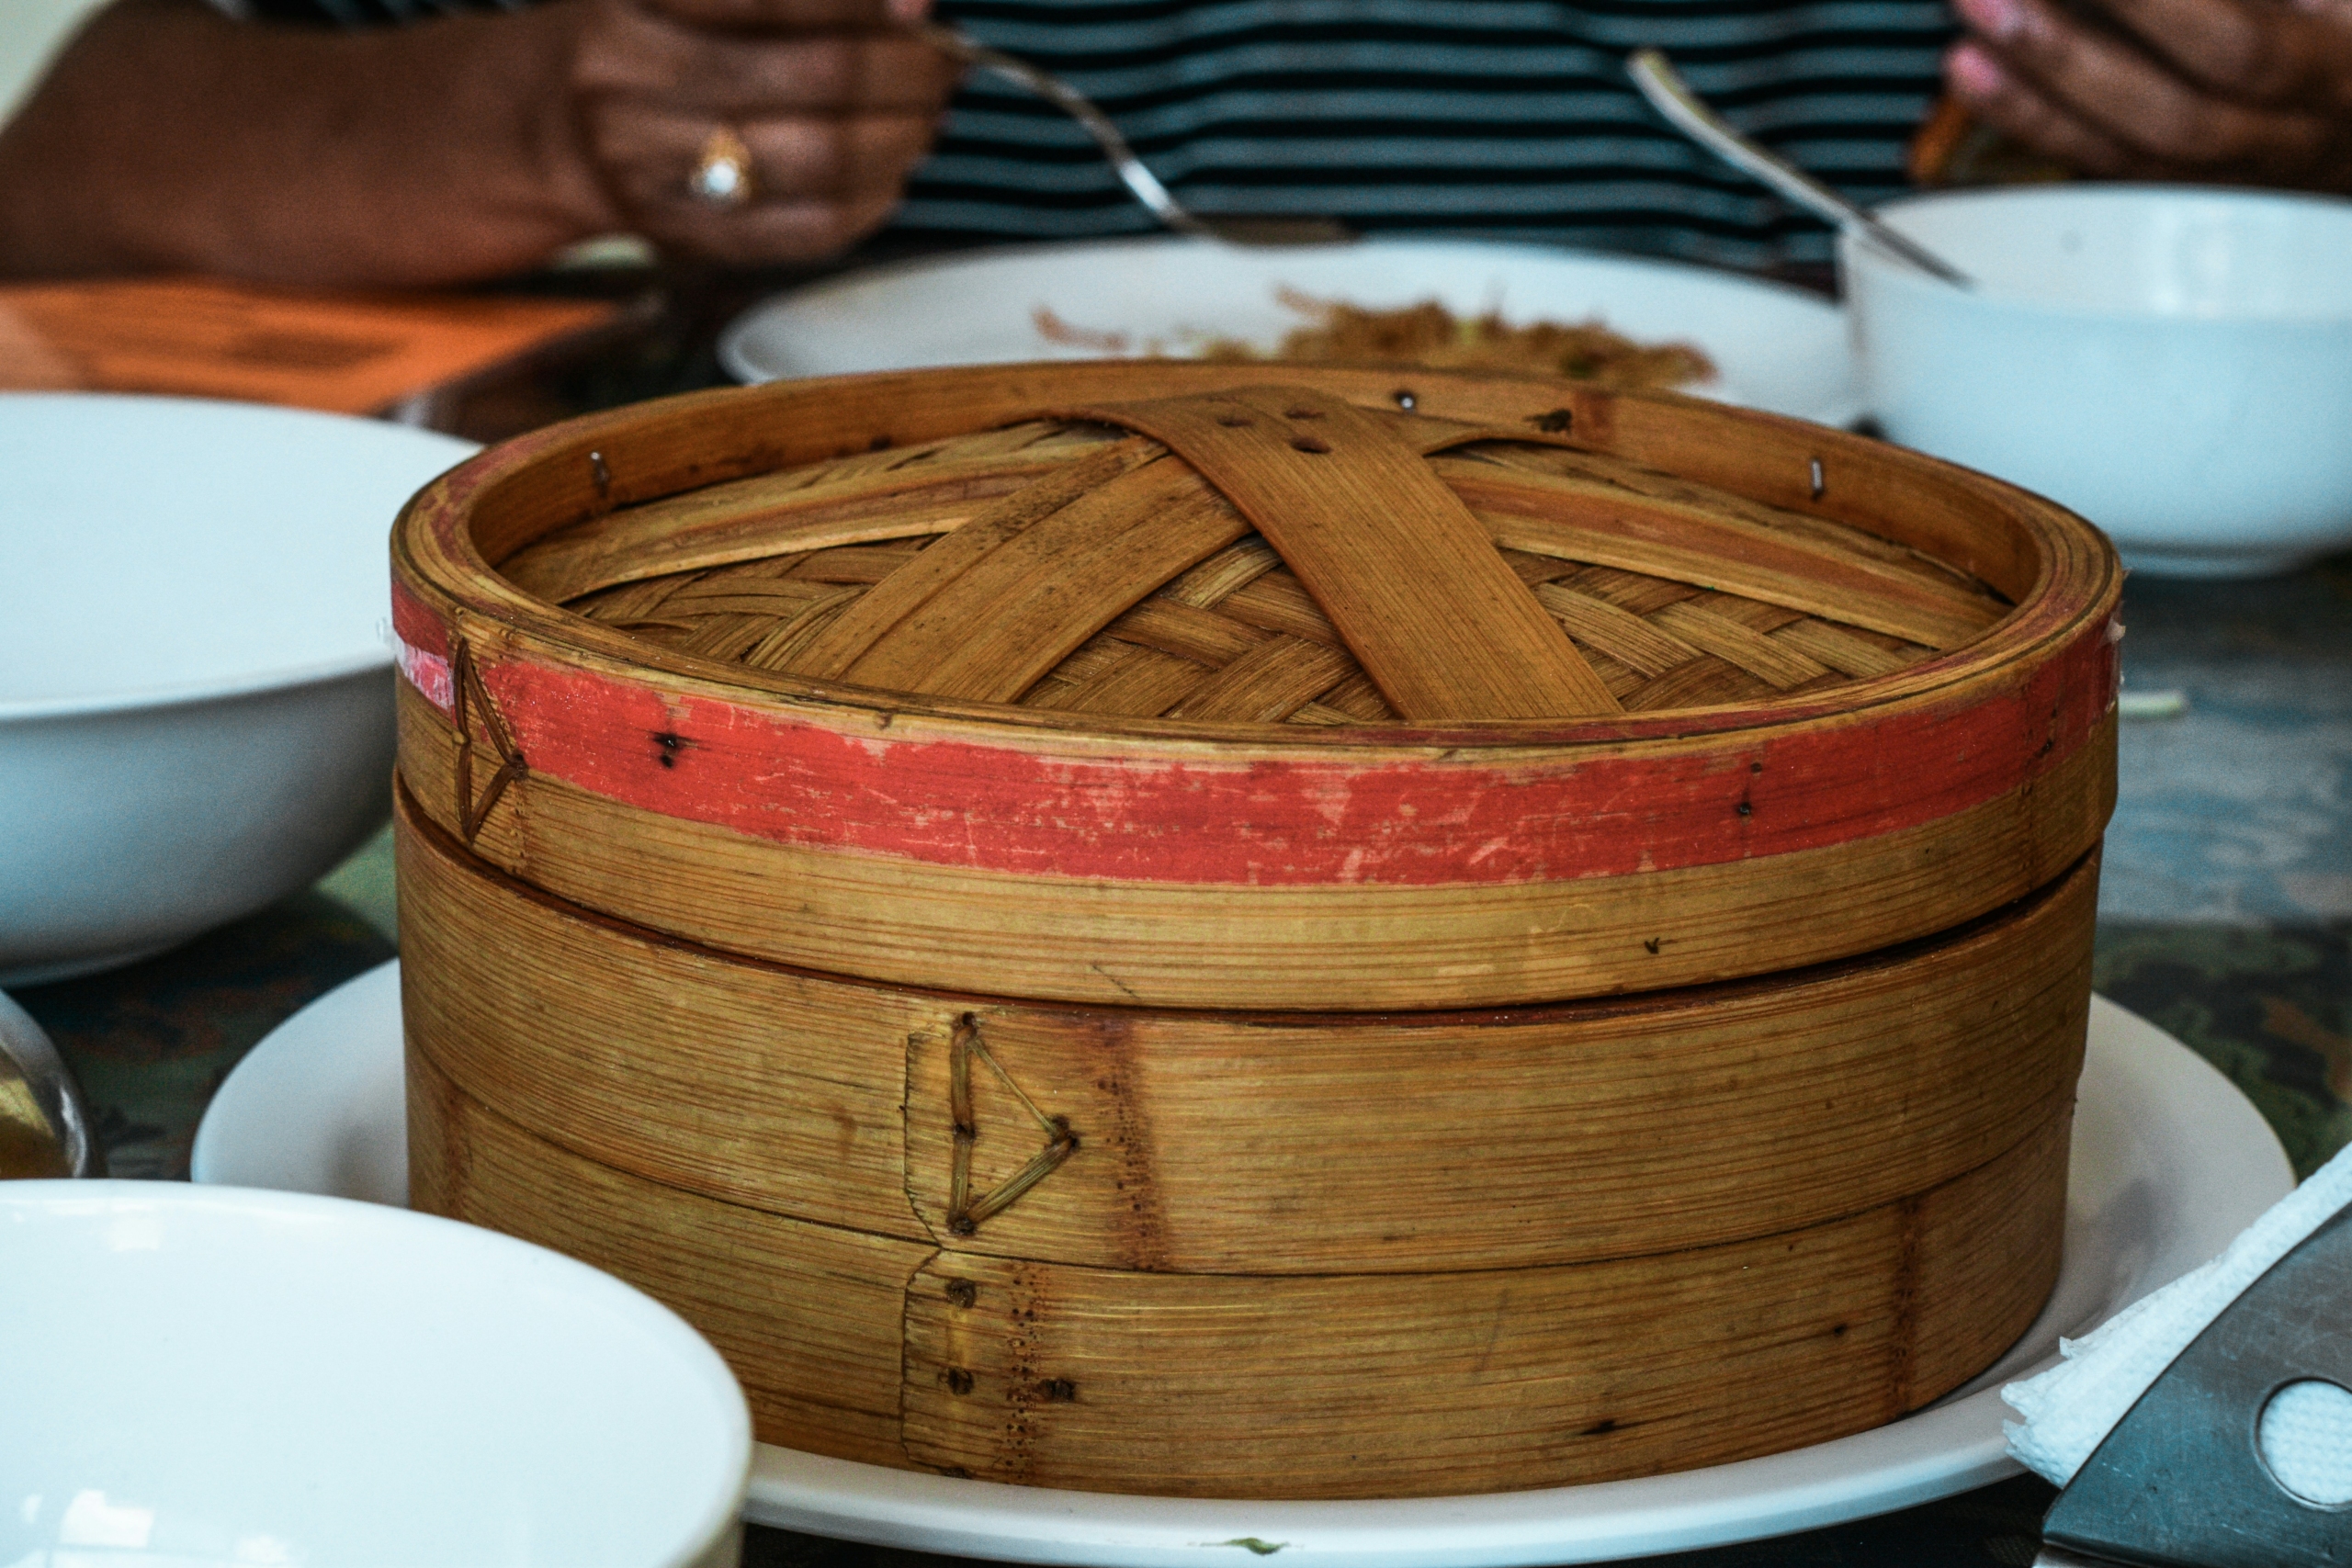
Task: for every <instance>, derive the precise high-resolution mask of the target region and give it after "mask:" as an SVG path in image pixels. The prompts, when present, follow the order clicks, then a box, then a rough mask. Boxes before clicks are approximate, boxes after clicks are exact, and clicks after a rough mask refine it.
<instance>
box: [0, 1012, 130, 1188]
mask: <svg viewBox="0 0 2352 1568" xmlns="http://www.w3.org/2000/svg"><path fill="white" fill-rule="evenodd" d="M105 1174H106V1155H105V1152H104V1151H103V1150H102V1149H101V1148H100V1147H99V1146H98V1141H97V1139H96V1136H95V1135H94V1134H93V1132H92V1129H91V1127H90V1112H89V1110H88V1108H87V1107H86V1106H85V1105H84V1104H83V1102H82V1091H81V1089H79V1088H78V1087H77V1086H76V1085H75V1084H74V1075H73V1074H72V1073H71V1072H69V1071H68V1070H67V1069H66V1066H65V1062H64V1059H63V1058H62V1057H61V1056H59V1055H58V1054H57V1047H56V1046H54V1045H51V1043H49V1036H48V1035H46V1034H44V1033H42V1032H41V1027H40V1024H38V1023H35V1022H34V1021H33V1020H32V1015H31V1014H29V1013H28V1012H26V1011H25V1010H24V1009H22V1008H20V1007H18V1006H17V1004H16V1003H15V1002H13V1001H10V1000H9V999H8V998H7V997H6V995H0V1179H7V1178H11V1177H58V1176H104V1175H105Z"/></svg>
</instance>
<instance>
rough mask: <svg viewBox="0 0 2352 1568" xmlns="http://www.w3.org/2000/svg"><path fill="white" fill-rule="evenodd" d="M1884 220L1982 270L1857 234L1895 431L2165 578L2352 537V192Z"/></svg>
mask: <svg viewBox="0 0 2352 1568" xmlns="http://www.w3.org/2000/svg"><path fill="white" fill-rule="evenodd" d="M1882 216H1883V217H1884V218H1885V219H1886V220H1888V221H1889V222H1890V223H1892V224H1894V226H1895V227H1896V228H1898V229H1900V230H1901V231H1903V232H1905V233H1906V234H1908V235H1910V236H1912V237H1913V238H1915V239H1917V240H1918V241H1919V242H1921V243H1923V244H1925V245H1927V246H1928V248H1929V249H1930V250H1933V251H1935V252H1936V253H1937V254H1940V255H1942V256H1944V257H1946V258H1947V259H1948V260H1950V261H1951V262H1952V263H1953V264H1954V265H1957V266H1959V267H1960V268H1961V269H1962V271H1964V272H1967V273H1968V274H1969V275H1970V276H1973V278H1975V279H1976V280H1977V283H1978V287H1977V288H1974V289H1973V290H1963V289H1958V288H1951V287H1950V286H1948V285H1946V284H1943V283H1940V282H1938V281H1937V280H1935V279H1934V278H1931V277H1928V276H1926V275H1925V274H1922V273H1920V272H1918V271H1917V270H1915V269H1913V268H1911V267H1909V266H1907V265H1904V264H1903V263H1901V262H1899V261H1897V260H1895V259H1894V258H1893V257H1891V256H1889V255H1887V254H1885V253H1883V252H1882V251H1881V250H1879V249H1878V248H1877V247H1876V246H1874V245H1871V244H1870V243H1868V242H1867V241H1863V240H1861V239H1860V238H1859V237H1856V236H1853V235H1849V236H1846V237H1844V238H1843V239H1841V241H1840V244H1839V261H1840V265H1841V270H1842V272H1843V275H1844V280H1845V288H1846V295H1847V300H1848V305H1849V310H1850V312H1851V319H1852V322H1853V332H1854V344H1855V353H1856V359H1857V362H1858V366H1859V369H1860V376H1861V380H1862V389H1863V398H1864V400H1865V402H1866V403H1867V404H1868V406H1869V408H1870V410H1871V412H1872V414H1873V415H1874V416H1875V417H1876V418H1877V420H1878V422H1879V423H1880V424H1881V425H1882V426H1883V428H1884V429H1885V431H1886V433H1887V434H1888V435H1889V436H1891V437H1892V438H1893V439H1894V440H1896V441H1899V442H1902V443H1903V444H1904V445H1905V446H1916V447H1918V448H1919V449H1920V450H1922V451H1926V452H1929V453H1932V454H1934V455H1935V456H1937V457H1948V458H1951V460H1953V461H1954V462H1959V463H1964V464H1966V465H1968V466H1969V467H1971V468H1982V469H1984V470H1985V471H1986V472H1988V473H1991V474H1995V475H1997V476H1998V477H2000V478H2002V479H2009V480H2012V481H2013V482H2015V483H2018V484H2020V485H2023V486H2025V487H2026V488H2027V489H2029V490H2033V491H2040V492H2041V493H2042V494H2044V495H2047V496H2049V497H2050V498H2051V499H2052V500H2054V501H2056V502H2060V503H2062V504H2063V505H2065V506H2068V507H2071V508H2073V509H2074V510H2075V511H2076V512H2079V513H2082V514H2083V515H2084V516H2086V517H2087V518H2089V519H2090V520H2091V521H2092V522H2093V523H2096V524H2098V525H2099V526H2100V527H2102V528H2104V529H2106V530H2107V532H2108V533H2109V535H2111V536H2113V537H2114V539H2115V542H2116V544H2117V546H2118V547H2119V548H2120V549H2121V551H2122V552H2123V557H2124V559H2125V560H2126V561H2127V562H2128V563H2129V564H2131V565H2132V566H2134V567H2137V568H2142V569H2144V570H2151V571H2158V572H2167V573H2175V574H2183V575H2198V576H2251V575H2256V574H2261V573H2267V572H2274V571H2283V570H2289V569H2290V568H2292V567H2294V566H2296V565H2299V564H2301V562H2303V561H2305V560H2308V559H2310V558H2312V557H2314V556H2318V555H2321V554H2324V553H2326V552H2327V551H2330V550H2333V549H2339V548H2342V547H2346V546H2347V545H2352V436H2347V434H2346V433H2347V432H2352V201H2342V200H2336V199H2334V198H2332V197H2301V196H2281V195H2273V194H2266V193H2259V192H2248V191H2224V190H2203V189H2192V188H2187V187H2182V186H2042V187H2031V188H2025V189H2012V190H1985V191H1961V192H1947V193H1940V194H1937V195H1933V196H1923V197H1911V198H1907V199H1905V200H1902V201H1897V202H1894V203H1891V204H1889V205H1888V206H1887V207H1886V208H1884V209H1883V210H1882Z"/></svg>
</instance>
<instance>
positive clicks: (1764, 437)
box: [394, 365, 2120, 1497]
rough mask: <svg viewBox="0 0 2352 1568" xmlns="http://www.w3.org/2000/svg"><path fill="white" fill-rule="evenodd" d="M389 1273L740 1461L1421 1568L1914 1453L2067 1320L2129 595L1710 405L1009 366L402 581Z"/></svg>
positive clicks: (911, 378)
mask: <svg viewBox="0 0 2352 1568" xmlns="http://www.w3.org/2000/svg"><path fill="white" fill-rule="evenodd" d="M394 565H395V583H394V625H395V629H396V632H397V635H398V637H399V641H400V648H399V653H400V659H401V669H402V671H403V673H404V675H405V677H406V679H405V681H404V682H403V684H402V689H401V696H400V704H401V761H400V776H399V780H398V785H397V789H396V796H397V799H396V811H397V815H396V821H397V825H398V829H399V843H400V879H401V921H402V942H403V976H404V980H403V984H404V1006H405V1016H406V1023H407V1030H408V1038H409V1051H410V1084H411V1107H410V1110H411V1116H410V1125H411V1140H412V1171H413V1187H414V1197H415V1201H418V1202H419V1203H420V1205H421V1206H424V1207H426V1208H428V1209H431V1210H434V1211H435V1212H438V1213H448V1214H453V1215H456V1216H458V1217H461V1218H465V1219H469V1220H473V1221H476V1222H479V1223H482V1224H491V1225H493V1226H495V1227H498V1228H501V1229H505V1230H508V1231H511V1232H514V1233H515V1234H518V1235H525V1236H527V1237H529V1238H531V1239H534V1240H538V1241H541V1242H544V1243H546V1244H548V1245H551V1246H555V1247H560V1248H562V1249H564V1250H567V1251H570V1252H572V1253H574V1254H575V1255H577V1256H580V1257H582V1258H587V1259H588V1260H590V1261H592V1262H594V1263H596V1264H598V1265H599V1266H601V1267H605V1268H607V1269H612V1270H613V1271H615V1272H616V1273H619V1274H620V1275H622V1276H623V1277H624V1278H628V1279H629V1280H632V1281H634V1282H635V1283H637V1284H639V1285H640V1286H641V1287H643V1288H645V1289H647V1290H649V1291H650V1292H652V1293H654V1294H655V1295H657V1296H659V1297H661V1298H662V1299H663V1300H666V1301H668V1302H669V1303H671V1304H673V1306H675V1307H677V1308H678V1310H680V1311H681V1312H682V1313H684V1314H685V1315H686V1316H687V1317H688V1318H689V1319H691V1320H692V1321H694V1322H695V1324H696V1325H698V1326H699V1327H701V1328H702V1329H703V1331H704V1332H705V1333H706V1334H707V1335H708V1336H709V1337H711V1338H712V1339H713V1341H714V1342H715V1343H717V1344H718V1346H719V1348H721V1350H722V1351H723V1352H724V1353H725V1354H726V1355H727V1356H728V1357H729V1360H730V1362H731V1364H732V1365H733V1366H734V1367H735V1370H736V1371H737V1372H738V1374H739V1375H740V1376H741V1378H742V1380H743V1382H744V1383H745V1385H746V1388H747V1391H748V1392H749V1393H750V1395H751V1398H752V1404H753V1409H754V1413H755V1418H756V1420H757V1422H758V1426H759V1430H760V1433H761V1436H762V1437H763V1439H765V1440H767V1441H771V1442H779V1443H784V1444H787V1445H789V1446H793V1447H797V1448H802V1449H808V1450H815V1451H818V1452H822V1453H828V1454H833V1455H837V1456H840V1457H843V1458H849V1459H854V1460H860V1461H870V1462H875V1463H881V1464H889V1465H899V1466H906V1467H913V1468H922V1469H929V1470H933V1471H938V1472H945V1473H949V1474H956V1475H970V1476H977V1477H981V1478H985V1479H990V1480H1001V1481H1012V1482H1020V1483H1034V1484H1043V1485H1054V1486H1070V1487H1080V1488H1090V1489H1108V1490H1128V1491H1142V1492H1159V1493H1174V1494H1188V1495H1225V1496H1301V1497H1312V1496H1321V1497H1346V1496H1398V1495H1434V1494H1446V1493H1464V1492H1477V1491H1490V1490H1498V1489H1507V1488H1515V1487H1528V1486H1540V1485H1550V1484H1561V1483H1577V1482H1585V1481H1596V1480H1604V1479H1613V1478H1618V1477H1623V1476H1628V1475H1637V1474H1645V1473H1652V1472H1657V1471H1661V1470H1669V1469H1679V1468H1687V1467H1691V1466H1694V1465H1701V1464H1707V1463H1714V1462H1723V1461H1730V1460H1734V1459H1739V1458H1744V1457H1749V1456H1753V1455H1756V1454H1761V1453H1769V1452H1773V1451H1778V1450H1785V1449H1788V1448H1792V1447H1795V1446H1799V1445H1802V1444H1804V1443H1808V1442H1815V1441H1819V1440H1823V1439H1826V1438H1832V1437H1836V1436H1839V1435H1842V1434H1845V1433H1849V1432H1852V1431H1856V1430H1860V1429H1862V1428H1865V1427H1871V1426H1873V1425H1876V1424H1879V1423H1881V1422H1883V1421H1885V1420H1887V1419H1890V1418H1892V1417H1894V1416H1897V1415H1900V1414H1902V1413H1903V1412H1905V1411H1907V1410H1911V1409H1915V1408H1917V1407H1918V1406H1919V1405H1920V1404H1925V1403H1926V1402H1928V1401H1929V1400H1931V1399H1934V1398H1935V1397H1937V1396H1939V1394H1941V1393H1945V1392H1948V1391H1949V1390H1950V1389H1951V1388H1953V1387H1955V1386H1957V1385H1958V1384H1959V1383H1961V1382H1964V1381H1965V1380H1966V1379H1967V1378H1969V1377H1970V1376H1973V1374H1974V1373H1975V1372H1977V1371H1981V1370H1982V1369H1983V1367H1984V1366H1985V1365H1986V1364H1988V1363H1989V1362H1990V1361H1991V1360H1992V1359H1994V1358H1995V1357H1996V1356H1997V1355H1998V1353H1999V1352H2000V1351H2001V1350H2002V1349H2003V1348H2005V1347H2006V1346H2007V1344H2008V1343H2009V1342H2010V1341H2011V1340H2013V1339H2014V1338H2015V1337H2016V1336H2017V1335H2018V1334H2019V1333H2020V1332H2022V1331H2023V1329H2024V1328H2025V1327H2026V1325H2028V1324H2029V1323H2030V1320H2031V1319H2032V1317H2033V1315H2034V1314H2035V1313H2036V1312H2037V1311H2038V1310H2039V1308H2040V1306H2041V1302H2042V1301H2043V1299H2044V1298H2045V1296H2046V1295H2047V1292H2048V1291H2049V1288H2050V1286H2051V1285H2052V1282H2053V1281H2054V1280H2055V1277H2056V1269H2057V1262H2058V1243H2059V1235H2060V1229H2061V1224H2062V1221H2063V1211H2064V1180H2065V1148H2066V1140H2067V1134H2068V1129H2069V1124H2070V1117H2071V1109H2072V1097H2073V1086H2074V1081H2075V1076H2076V1074H2077V1072H2078V1070H2079V1066H2080V1058H2081V1052H2082V1046H2083V1040H2084V1033H2085V1030H2086V1021H2087V1008H2088V995H2089V936H2090V930H2091V920H2092V913H2093V907H2094V904H2095V896H2096V886H2097V875H2098V870H2097V852H2098V837H2099V834H2100V831H2101V829H2102V828H2103V826H2104V823H2105V821H2106V818H2107V815H2108V813H2109V809H2110V808H2111V806H2112V802H2113V789H2114V782H2113V781H2114V750H2113V748H2114V729H2113V700H2112V699H2113V694H2114V687H2115V661H2114V651H2113V643H2114V640H2115V637H2117V636H2118V635H2120V628H2118V627H2117V626H2116V625H2115V620H2114V615H2115V607H2116V590H2117V583H2118V578H2119V575H2120V574H2119V571H2118V569H2117V567H2116V565H2115V562H2114V559H2113V557H2112V554H2111V552H2110V551H2109V549H2108V548H2107V547H2106V545H2105V543H2104V542H2103V541H2102V540H2101V539H2100V538H2099V537H2098V535H2097V534H2096V533H2095V532H2094V531H2093V530H2091V529H2089V528H2088V527H2087V526H2086V525H2083V524H2082V523H2081V522H2079V521H2078V520H2076V519H2075V518H2073V517H2072V516H2070V515H2068V514H2067V513H2064V512H2062V511H2061V510H2059V509H2057V508H2055V507H2053V506H2051V505H2049V504H2047V503H2045V502H2040V501H2038V500H2036V499H2035V498H2033V497H2030V496H2028V495H2026V494H2024V493H2022V492H2020V491H2016V490H2014V489H2012V488H2010V487H2007V486H2005V485H2001V484H1999V483H1997V482H1996V481H1993V480H1990V479H1984V478H1982V477H1980V476H1976V475H1972V474H1968V473H1965V472H1963V471H1962V470H1958V469H1954V468H1950V467H1948V466H1945V465H1941V464H1939V463H1936V462H1933V461H1931V460H1928V459H1926V458H1922V457H1917V456H1915V455H1911V454H1907V453H1904V452H1901V451H1898V450H1895V449H1894V448H1890V447H1885V446H1880V445H1878V444H1875V443H1871V442H1868V441H1865V440H1862V439H1860V438H1858V437H1852V436H1848V435H1844V434H1838V433H1835V432H1830V431H1825V430H1821V429H1817V428H1814V427H1810V426H1805V425H1802V424H1798V423H1792V422H1789V421H1785V420H1780V419H1776V418H1772V417H1770V416H1764V415H1758V414H1754V413H1749V412H1742V411H1736V410H1731V409H1725V408H1721V407H1718V406H1715V405H1711V404H1705V403H1700V402H1696V401H1693V400H1685V399H1679V398H1675V397H1671V396H1646V397H1644V396H1632V395H1625V396H1617V397H1611V396H1609V395H1607V394H1603V393H1599V392H1591V391H1586V390H1582V389H1566V388H1564V387H1563V386H1562V385H1561V384H1560V383H1558V382H1555V381H1549V380H1540V379H1532V378H1509V377H1494V376H1487V377H1474V376H1458V375H1445V374H1439V373H1435V372H1409V373H1404V372H1397V371H1394V370H1385V371H1364V370H1332V369H1321V368H1318V369H1307V368H1304V367H1270V366H1263V365H1245V366H1207V365H1148V366H1139V365H1124V366H1081V367H1070V366H1060V367H1014V368H1011V369H1004V368H990V369H987V370H975V371H956V372H933V373H921V374H914V375H903V376H888V377H874V378H843V379H839V380H833V381H823V382H806V383H797V384H781V385H777V386H772V387H767V388H761V389H750V390H744V391H732V392H723V393H714V394H705V395H700V396H696V397H693V398H687V399H681V400H671V401H668V402H664V403H660V404H653V405H648V406H646V407H643V408H639V409H633V410H626V411H622V412H617V413H614V414H609V415H604V416H597V417H594V418H591V419H587V420H582V421H577V422H574V423H570V424H567V425H561V426H558V427H555V428H553V429H551V430H548V431H545V432H541V433H539V434H536V435H533V436H530V437H526V438H525V439H523V440H521V441H518V442H515V443H511V444H509V445H507V446H503V447H500V448H496V449H494V450H492V451H491V452H489V453H486V454H484V455H483V456H482V457H479V458H477V459H475V460H474V461H473V462H471V463H469V464H467V465H465V466H464V467H462V468H458V469H457V470H455V471H453V472H452V473H451V474H450V475H449V476H447V477H446V478H445V479H443V480H441V481H438V482H437V483H436V484H435V486H433V487H431V488H430V489H428V490H427V491H425V492H424V493H423V494H422V495H421V496H420V497H419V498H418V499H417V500H416V501H415V502H413V503H412V505H411V507H410V508H409V510H408V511H407V512H406V513H404V514H403V516H402V518H401V523H400V525H399V526H398V528H397V530H396V534H395V538H394Z"/></svg>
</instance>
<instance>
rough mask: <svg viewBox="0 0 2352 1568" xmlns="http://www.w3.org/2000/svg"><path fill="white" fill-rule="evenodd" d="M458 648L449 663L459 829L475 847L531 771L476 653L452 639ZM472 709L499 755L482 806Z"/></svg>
mask: <svg viewBox="0 0 2352 1568" xmlns="http://www.w3.org/2000/svg"><path fill="white" fill-rule="evenodd" d="M450 640H451V641H452V642H453V643H455V644H456V645H457V646H456V657H454V658H453V659H451V660H450V661H449V688H450V698H451V706H452V707H453V708H454V709H455V710H456V711H455V712H454V714H453V715H452V716H453V717H454V718H456V720H457V721H458V770H457V772H458V827H459V829H461V830H462V831H463V833H464V835H465V840H466V842H467V843H468V844H469V845H471V844H472V843H473V841H474V840H475V839H476V838H477V837H479V836H480V834H481V825H482V824H483V823H484V822H487V821H489V820H490V814H491V813H492V811H494V810H496V809H497V808H498V802H499V798H500V797H501V796H503V795H505V793H506V786H507V785H508V784H513V783H514V782H515V780H516V779H519V778H521V777H522V776H523V775H524V773H526V772H528V771H529V770H528V769H527V768H526V765H525V763H524V761H523V753H522V752H520V751H518V750H515V738H514V737H513V736H512V735H510V734H509V733H508V732H507V728H506V721H505V720H504V719H503V718H502V717H500V716H499V712H498V705H497V704H495V703H493V702H492V701H491V700H490V692H489V689H488V688H486V687H485V686H483V684H482V683H481V671H480V670H478V669H477V668H476V667H475V665H474V656H473V649H471V648H469V646H467V643H466V639H465V638H463V637H452V638H451V639H450ZM470 707H479V708H480V709H481V727H482V728H483V730H484V731H485V732H487V733H488V735H489V737H490V745H491V750H494V751H496V752H497V753H498V772H496V773H492V775H491V779H490V787H489V788H487V789H485V790H484V791H482V796H481V801H480V802H479V803H477V802H476V801H475V799H474V765H473V761H474V731H473V726H472V725H471V724H470V723H469V722H468V720H467V714H468V709H469V708H470Z"/></svg>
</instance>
